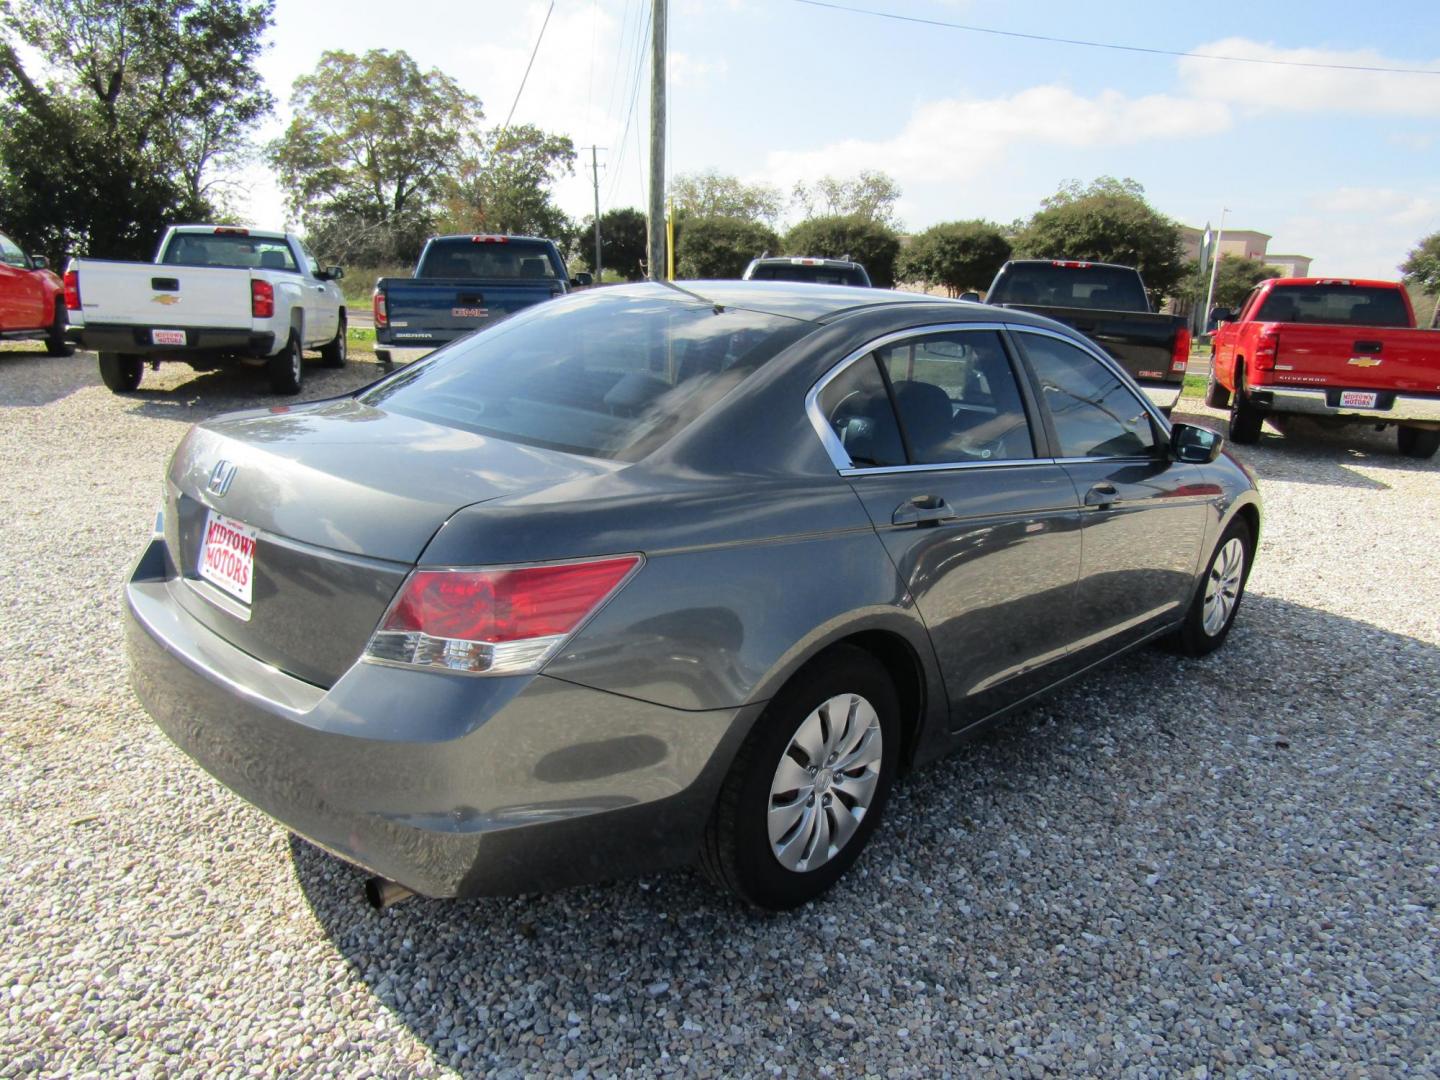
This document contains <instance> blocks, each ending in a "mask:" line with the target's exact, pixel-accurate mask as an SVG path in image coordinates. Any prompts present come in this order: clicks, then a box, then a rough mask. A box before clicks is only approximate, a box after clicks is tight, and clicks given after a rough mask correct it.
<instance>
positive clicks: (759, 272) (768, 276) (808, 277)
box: [750, 263, 870, 285]
mask: <svg viewBox="0 0 1440 1080" xmlns="http://www.w3.org/2000/svg"><path fill="white" fill-rule="evenodd" d="M750 280H751V281H806V282H809V283H810V284H812V285H869V284H870V279H869V278H867V277H866V276H865V272H864V271H863V270H860V269H858V268H856V267H853V266H805V265H803V264H802V265H798V266H797V265H796V264H795V263H761V264H760V265H759V266H757V267H755V269H754V270H752V271H751V272H750Z"/></svg>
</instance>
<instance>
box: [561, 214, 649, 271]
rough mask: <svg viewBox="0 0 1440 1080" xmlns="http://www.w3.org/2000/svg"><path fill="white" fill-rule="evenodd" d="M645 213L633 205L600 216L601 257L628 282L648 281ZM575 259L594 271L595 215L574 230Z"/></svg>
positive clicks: (606, 266) (611, 269)
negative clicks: (646, 277)
mask: <svg viewBox="0 0 1440 1080" xmlns="http://www.w3.org/2000/svg"><path fill="white" fill-rule="evenodd" d="M645 229H646V224H645V212H644V211H643V210H636V209H635V208H634V207H630V206H627V207H624V208H622V209H618V210H607V211H605V213H603V214H601V215H600V258H601V260H602V261H603V262H604V264H605V269H606V270H608V271H613V272H614V273H617V274H619V275H620V276H622V277H623V278H624V279H625V280H626V281H643V280H645V270H644V267H643V264H644V262H645V250H646V235H647V234H646V231H645ZM574 246H575V256H576V258H575V261H576V263H577V264H580V265H583V266H584V267H585V268H586V269H588V270H590V271H591V272H592V273H593V272H594V270H595V267H594V265H593V264H594V262H595V218H594V217H593V216H587V217H586V218H585V220H584V221H582V222H581V223H580V225H579V226H578V227H577V228H576V230H575V245H574Z"/></svg>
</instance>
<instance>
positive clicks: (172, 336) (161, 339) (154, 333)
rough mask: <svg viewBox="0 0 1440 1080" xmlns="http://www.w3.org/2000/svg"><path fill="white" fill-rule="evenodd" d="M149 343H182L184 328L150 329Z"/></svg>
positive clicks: (183, 340) (183, 341)
mask: <svg viewBox="0 0 1440 1080" xmlns="http://www.w3.org/2000/svg"><path fill="white" fill-rule="evenodd" d="M150 343H151V344H152V345H184V344H185V331H184V330H151V331H150Z"/></svg>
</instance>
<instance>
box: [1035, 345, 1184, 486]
mask: <svg viewBox="0 0 1440 1080" xmlns="http://www.w3.org/2000/svg"><path fill="white" fill-rule="evenodd" d="M1019 337H1020V339H1021V341H1022V342H1023V343H1024V345H1025V355H1026V356H1028V357H1029V358H1030V365H1031V367H1033V368H1034V369H1035V374H1036V376H1037V377H1038V378H1039V380H1040V389H1041V393H1042V394H1043V397H1044V401H1045V405H1046V407H1047V408H1048V409H1049V411H1050V418H1051V420H1052V421H1053V422H1054V424H1055V434H1056V436H1057V438H1058V439H1059V440H1060V456H1061V457H1067V458H1083V457H1140V456H1146V457H1148V456H1149V455H1150V454H1151V453H1153V452H1154V450H1155V445H1156V443H1155V428H1154V426H1153V425H1152V423H1151V421H1150V414H1149V413H1148V412H1147V411H1146V409H1145V406H1144V405H1142V404H1141V403H1140V399H1139V398H1138V397H1136V396H1135V394H1133V393H1132V392H1131V391H1130V390H1129V388H1128V387H1126V386H1125V384H1124V383H1122V382H1121V381H1120V380H1119V379H1118V378H1117V377H1116V376H1115V375H1114V374H1113V373H1112V372H1111V371H1110V370H1109V369H1108V368H1106V367H1105V365H1104V364H1102V363H1101V362H1100V361H1099V360H1098V359H1096V358H1095V357H1094V356H1091V355H1090V354H1089V353H1088V352H1086V351H1085V350H1084V349H1081V348H1080V347H1079V346H1076V345H1071V344H1070V343H1069V342H1065V341H1061V340H1059V339H1058V338H1052V337H1049V336H1046V335H1044V334H1032V333H1022V334H1020V335H1019Z"/></svg>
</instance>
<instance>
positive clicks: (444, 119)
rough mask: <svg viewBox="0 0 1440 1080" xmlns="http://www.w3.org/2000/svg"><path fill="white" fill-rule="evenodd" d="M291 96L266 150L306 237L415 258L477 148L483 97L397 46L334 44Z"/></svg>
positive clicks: (347, 249)
mask: <svg viewBox="0 0 1440 1080" xmlns="http://www.w3.org/2000/svg"><path fill="white" fill-rule="evenodd" d="M290 104H291V106H292V107H293V109H294V112H295V116H294V119H293V120H291V122H290V126H289V127H288V128H287V129H286V130H285V133H284V134H283V135H282V136H280V138H278V139H276V140H274V141H273V142H271V143H270V145H269V147H268V148H267V153H268V156H269V159H270V162H271V164H272V165H274V167H275V169H276V170H277V171H278V172H279V174H280V180H281V183H282V184H283V185H284V187H285V189H286V192H287V194H288V196H289V201H290V205H291V207H292V208H293V209H294V211H295V212H296V213H298V214H299V215H300V216H301V219H302V220H303V221H304V222H305V225H306V227H307V229H308V230H309V231H310V235H311V238H312V240H314V241H315V243H316V244H317V246H319V247H323V248H324V249H325V250H327V251H329V252H332V253H334V255H335V256H336V257H338V258H341V259H344V260H346V261H357V262H365V263H369V264H371V265H374V264H377V263H384V262H406V261H409V260H410V259H413V258H414V257H415V254H416V252H417V251H418V250H419V245H420V242H421V241H422V240H423V239H424V238H425V236H426V235H427V234H428V233H429V232H430V231H431V230H432V227H433V223H434V220H435V217H436V214H437V211H438V209H439V206H440V201H441V199H442V197H443V196H444V195H446V194H447V193H448V191H449V189H450V184H451V178H452V177H453V176H455V175H457V174H458V173H459V172H460V170H461V168H462V167H463V165H464V163H465V162H466V161H467V160H468V159H469V158H471V157H473V156H474V154H475V152H476V150H477V149H478V145H479V127H478V125H479V122H480V121H481V120H482V119H483V118H484V113H483V111H482V109H481V103H480V99H479V98H477V97H474V96H473V95H471V94H468V93H466V92H465V91H464V90H462V89H461V88H460V84H459V83H457V82H456V81H455V80H454V79H452V78H451V77H450V76H449V75H446V74H445V73H444V72H442V71H439V70H437V69H434V68H432V69H430V70H429V71H421V70H420V67H419V65H417V64H416V63H415V61H414V60H413V59H412V58H411V57H410V55H409V54H408V53H406V52H404V51H403V50H396V51H393V52H392V51H390V50H388V49H371V50H370V51H369V52H367V53H365V54H364V55H363V56H356V55H355V54H354V53H348V52H344V51H342V50H330V51H327V52H325V53H323V54H321V57H320V62H319V64H318V65H317V66H316V68H315V70H314V71H313V72H311V73H310V74H308V75H301V76H300V77H299V78H298V79H296V80H295V86H294V92H293V94H292V95H291V98H290Z"/></svg>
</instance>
